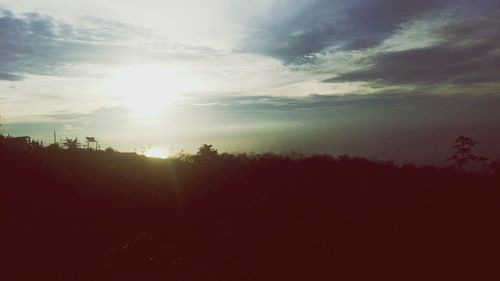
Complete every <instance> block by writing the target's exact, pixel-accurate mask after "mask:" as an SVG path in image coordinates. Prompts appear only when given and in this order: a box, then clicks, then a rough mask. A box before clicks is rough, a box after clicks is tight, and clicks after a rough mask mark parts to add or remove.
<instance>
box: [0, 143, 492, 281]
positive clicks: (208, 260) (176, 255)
mask: <svg viewBox="0 0 500 281" xmlns="http://www.w3.org/2000/svg"><path fill="white" fill-rule="evenodd" d="M0 153H1V154H0V185H1V188H0V200H1V201H0V208H1V212H0V219H1V225H2V231H1V234H0V238H1V240H0V241H1V245H2V246H1V254H0V257H1V263H0V267H1V268H0V272H1V274H2V276H3V277H2V278H0V279H1V280H96V281H97V280H368V279H373V278H375V279H379V278H384V279H391V280H424V279H425V280H448V279H452V278H454V277H462V278H466V279H469V280H471V279H472V280H474V279H477V280H484V277H485V276H490V277H491V276H492V275H491V274H497V277H498V273H497V272H496V268H497V266H498V262H499V261H500V258H499V257H498V253H499V252H500V247H499V244H500V243H499V242H498V241H499V239H500V238H499V237H500V226H499V224H498V217H499V215H500V178H499V176H498V175H495V174H479V173H466V172H460V171H457V170H452V169H438V168H432V167H427V168H415V167H412V166H405V167H396V166H394V165H392V164H390V163H382V162H373V161H369V160H365V159H359V158H349V157H338V158H333V157H329V156H310V157H309V156H308V157H305V156H294V157H292V156H286V155H271V154H269V155H254V156H249V155H228V154H222V155H198V156H184V157H180V158H179V159H170V160H155V159H147V158H144V157H141V156H137V155H132V154H123V153H117V152H103V151H86V150H74V151H71V150H61V149H50V148H35V147H34V148H29V149H20V150H19V149H18V150H16V149H8V148H5V147H4V148H2V150H1V151H0Z"/></svg>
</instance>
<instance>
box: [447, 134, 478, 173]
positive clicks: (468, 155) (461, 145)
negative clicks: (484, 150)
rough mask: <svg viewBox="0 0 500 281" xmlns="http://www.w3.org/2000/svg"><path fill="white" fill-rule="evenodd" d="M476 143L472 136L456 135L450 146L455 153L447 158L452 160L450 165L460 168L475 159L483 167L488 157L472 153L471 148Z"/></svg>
mask: <svg viewBox="0 0 500 281" xmlns="http://www.w3.org/2000/svg"><path fill="white" fill-rule="evenodd" d="M476 145H477V141H475V140H474V139H472V138H469V137H465V136H460V137H458V138H457V139H456V140H455V142H454V143H453V146H452V148H453V149H454V150H455V153H454V154H453V155H452V156H451V157H450V158H449V159H448V160H449V161H453V165H452V167H453V168H456V169H462V168H464V167H465V166H467V165H469V164H470V163H471V162H473V161H477V162H479V163H480V164H481V165H482V166H483V168H484V166H485V165H486V162H487V160H488V159H487V158H486V157H482V156H477V155H475V154H474V153H473V151H472V150H473V149H474V147H475V146H476Z"/></svg>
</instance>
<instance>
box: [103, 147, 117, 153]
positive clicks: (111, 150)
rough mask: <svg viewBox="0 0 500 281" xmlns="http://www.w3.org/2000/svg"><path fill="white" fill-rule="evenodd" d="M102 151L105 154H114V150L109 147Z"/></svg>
mask: <svg viewBox="0 0 500 281" xmlns="http://www.w3.org/2000/svg"><path fill="white" fill-rule="evenodd" d="M104 151H105V152H115V150H114V149H113V148H112V147H111V146H110V147H107V148H106V149H105V150H104Z"/></svg>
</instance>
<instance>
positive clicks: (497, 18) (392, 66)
mask: <svg viewBox="0 0 500 281" xmlns="http://www.w3.org/2000/svg"><path fill="white" fill-rule="evenodd" d="M433 35H434V36H435V37H437V38H441V42H438V43H436V44H434V45H431V46H426V47H422V48H413V49H405V50H401V51H381V52H377V51H375V52H374V53H372V54H371V55H370V57H369V58H368V59H367V60H366V62H365V63H366V65H365V67H364V68H362V69H359V70H355V71H350V72H345V73H341V74H340V75H338V76H336V77H333V78H330V79H327V80H325V82H346V81H372V82H373V81H377V82H379V83H380V82H382V83H385V84H396V85H397V84H420V85H429V84H472V83H492V82H494V83H496V82H500V10H496V11H492V12H488V13H485V14H482V15H480V16H475V17H471V18H466V19H463V20H456V21H454V22H452V23H450V24H447V25H444V26H442V27H440V28H439V29H437V30H436V32H435V34H433Z"/></svg>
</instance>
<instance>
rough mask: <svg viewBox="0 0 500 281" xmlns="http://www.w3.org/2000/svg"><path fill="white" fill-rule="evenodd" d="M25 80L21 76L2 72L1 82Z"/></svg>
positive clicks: (0, 74)
mask: <svg viewBox="0 0 500 281" xmlns="http://www.w3.org/2000/svg"><path fill="white" fill-rule="evenodd" d="M23 79H24V77H23V76H21V75H17V74H12V73H5V72H0V80H5V81H21V80H23Z"/></svg>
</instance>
